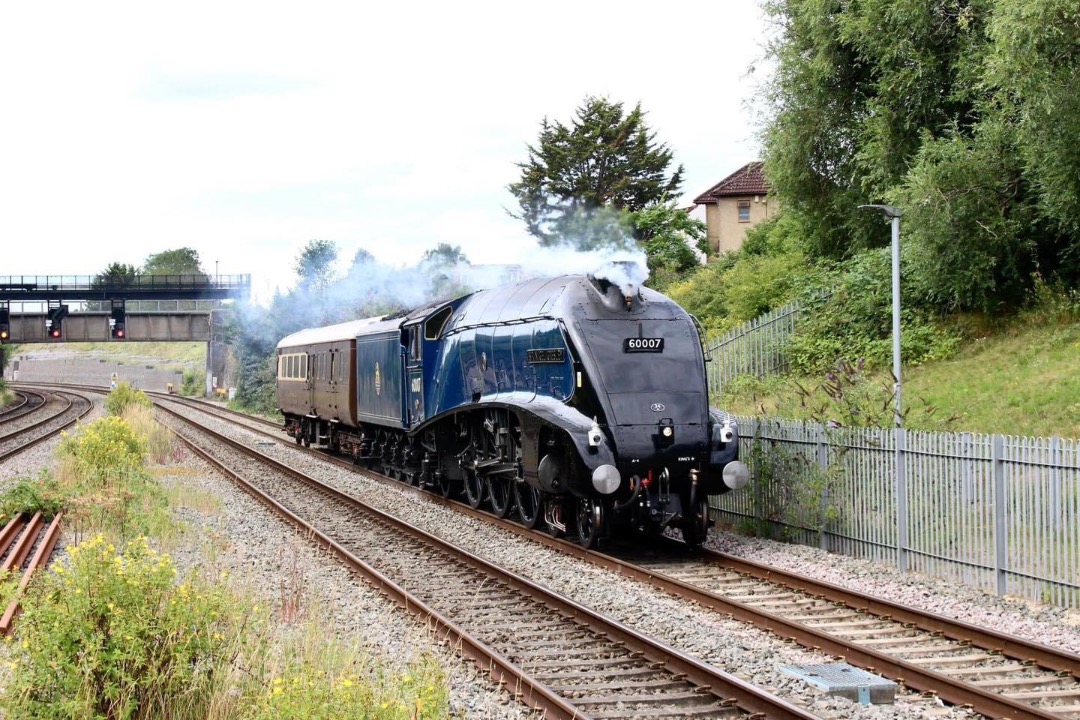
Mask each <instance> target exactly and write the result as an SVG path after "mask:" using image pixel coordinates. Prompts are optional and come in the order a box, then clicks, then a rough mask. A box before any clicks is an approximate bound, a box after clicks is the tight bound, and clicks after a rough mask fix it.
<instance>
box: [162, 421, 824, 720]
mask: <svg viewBox="0 0 1080 720" xmlns="http://www.w3.org/2000/svg"><path fill="white" fill-rule="evenodd" d="M166 405H167V403H159V407H160V408H161V409H162V410H163V411H164V412H165V413H167V415H168V419H167V423H168V424H169V425H171V426H172V427H173V429H174V431H175V432H177V434H178V435H179V436H180V437H181V438H182V439H183V440H184V441H185V442H186V443H188V444H189V445H190V446H192V447H193V448H194V449H195V451H196V452H198V453H199V454H200V455H202V457H204V458H205V459H206V460H208V461H209V462H211V463H212V464H214V465H216V466H217V467H219V468H221V469H222V470H223V471H224V472H225V473H226V474H228V475H230V476H232V477H233V478H234V479H236V480H237V481H238V482H240V483H241V484H242V485H243V486H244V487H245V488H246V489H247V490H248V491H249V492H251V493H252V494H254V495H255V496H256V497H258V498H259V499H260V500H261V501H262V502H264V503H265V504H267V505H268V506H270V507H272V508H273V509H275V510H277V511H278V512H279V513H281V514H283V515H285V516H286V517H287V518H289V520H290V521H291V522H292V523H293V524H295V525H296V526H297V527H299V528H301V529H302V530H303V531H304V532H305V533H308V534H310V535H311V536H312V537H314V538H317V541H318V542H319V544H321V545H323V546H325V547H327V548H330V549H331V550H333V551H334V552H335V553H336V554H337V555H338V556H339V557H341V558H342V559H343V560H345V561H346V562H347V563H348V564H349V565H350V567H352V568H353V569H355V570H357V571H358V572H360V573H362V574H363V575H364V576H365V577H367V578H368V579H369V581H370V582H372V583H373V584H375V586H376V587H378V588H379V589H380V590H381V591H382V592H383V593H384V594H386V595H388V596H390V597H392V598H393V599H395V600H397V602H399V603H400V604H402V605H403V606H405V607H406V608H407V609H409V610H410V611H411V612H413V613H414V614H416V615H418V616H420V617H421V618H425V619H427V620H428V621H429V622H431V623H432V624H433V625H434V627H435V628H436V631H437V633H438V635H439V637H441V638H444V639H446V640H448V641H449V642H451V643H452V644H454V645H456V646H458V647H460V648H461V649H462V650H464V651H465V652H466V654H468V655H470V656H471V657H472V658H473V659H474V660H476V661H477V662H478V663H479V664H480V665H481V666H482V667H484V668H486V669H487V670H489V671H490V672H491V674H492V675H493V676H494V677H495V678H496V679H497V680H498V681H499V682H502V683H503V684H504V685H506V686H507V688H508V689H509V690H510V691H511V692H513V693H514V694H515V695H517V696H518V697H519V698H520V699H521V700H522V701H523V702H525V703H527V704H529V705H531V706H533V707H537V708H540V709H543V710H544V711H545V712H546V713H547V714H548V716H549V717H567V718H569V717H577V718H589V717H593V718H624V717H625V718H630V717H655V718H659V717H700V718H721V717H737V716H746V715H751V716H755V715H761V716H767V717H770V718H812V717H814V716H813V715H812V714H810V713H808V712H806V711H804V710H801V709H800V708H798V707H796V706H794V705H791V704H789V703H787V702H785V701H783V700H780V699H778V698H776V697H775V696H773V695H771V694H769V693H767V692H764V691H762V690H760V689H758V688H755V687H753V686H752V685H749V684H748V683H745V682H744V681H742V680H740V679H738V678H735V677H734V676H731V675H728V674H726V673H724V672H722V671H720V670H718V669H716V668H714V667H711V666H709V665H706V664H704V663H702V662H700V661H698V660H696V659H694V658H692V657H689V656H687V655H685V654H683V653H680V652H678V651H677V650H675V649H673V648H670V647H667V646H665V645H662V644H660V643H657V642H656V641H653V640H651V639H649V638H647V637H645V636H643V635H641V634H640V633H637V632H636V631H634V630H632V629H630V628H628V627H626V626H623V625H621V624H619V623H616V622H613V621H611V620H609V619H606V618H604V617H603V616H601V615H599V614H597V613H595V612H593V611H591V610H589V609H588V608H586V607H584V606H582V605H579V604H577V603H575V602H573V601H572V600H569V599H567V598H565V597H563V596H560V595H558V594H556V593H553V592H551V591H549V590H547V589H545V588H543V587H542V586H540V585H537V584H536V583H534V582H532V581H530V580H528V579H527V578H524V577H522V576H520V575H517V574H515V573H512V572H510V571H508V570H505V569H502V568H499V567H497V566H495V565H493V564H491V563H489V562H487V561H485V560H483V559H482V558H480V557H478V556H475V555H473V554H470V553H468V552H466V551H464V550H462V549H460V548H457V547H455V546H453V545H450V544H449V543H446V542H445V541H443V540H440V539H439V538H436V537H435V536H433V535H430V534H428V533H425V532H424V531H422V530H419V529H418V528H415V527H413V526H411V525H408V524H407V523H404V522H402V521H400V520H398V519H396V518H393V517H392V516H389V515H387V514H385V513H382V512H380V511H378V510H376V509H375V508H372V507H370V506H368V505H366V504H364V503H362V502H360V501H359V500H356V499H355V498H353V497H351V496H348V495H345V494H344V493H341V492H340V491H338V490H336V489H334V488H332V487H329V486H327V485H324V484H323V483H321V482H319V481H317V480H315V479H314V478H311V477H308V476H306V475H304V474H303V473H300V472H298V471H297V470H294V469H292V468H289V467H287V466H285V465H284V464H282V463H279V462H277V461H276V460H273V459H272V458H269V457H267V456H264V455H262V454H261V453H259V452H257V451H255V450H253V449H252V448H249V447H247V446H246V445H245V444H243V443H240V442H238V441H235V440H232V439H230V438H228V437H226V436H224V435H221V434H218V433H216V432H214V431H213V430H210V429H209V428H206V427H204V426H202V425H201V424H199V423H198V422H197V421H196V420H194V419H192V418H191V417H189V416H187V415H185V414H183V413H180V412H177V411H176V410H174V409H172V408H169V407H167V406H166ZM207 445H211V446H213V447H214V450H213V452H207V451H206V450H203V449H200V448H205V447H206V446H207ZM297 481H299V482H297Z"/></svg>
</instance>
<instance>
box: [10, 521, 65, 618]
mask: <svg viewBox="0 0 1080 720" xmlns="http://www.w3.org/2000/svg"><path fill="white" fill-rule="evenodd" d="M63 516H64V514H63V513H62V512H60V513H57V514H56V516H55V517H53V521H52V523H50V525H49V527H48V528H47V529H46V530H45V532H44V534H43V535H42V536H41V542H40V543H39V544H38V549H37V552H35V553H34V557H33V559H31V560H30V564H29V565H28V566H27V568H26V570H25V571H24V572H23V575H22V578H21V579H20V580H19V587H18V589H17V590H16V591H15V597H13V598H12V599H11V602H10V603H8V606H7V610H5V611H4V615H3V616H2V617H0V633H3V634H4V635H11V631H12V628H13V626H14V624H15V618H16V617H17V616H18V614H19V610H20V604H19V599H20V596H21V594H22V592H23V591H24V590H26V586H27V585H29V584H30V579H31V578H32V577H33V576H34V573H35V572H36V571H38V570H39V569H41V568H44V567H45V566H46V565H48V564H49V559H50V558H51V557H52V553H53V550H54V549H55V548H56V543H57V541H58V540H59V539H60V520H61V518H63Z"/></svg>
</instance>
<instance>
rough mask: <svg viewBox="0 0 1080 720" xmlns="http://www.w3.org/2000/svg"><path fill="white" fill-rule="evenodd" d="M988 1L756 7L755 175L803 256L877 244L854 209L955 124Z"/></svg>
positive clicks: (866, 219)
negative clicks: (767, 38) (794, 229)
mask: <svg viewBox="0 0 1080 720" xmlns="http://www.w3.org/2000/svg"><path fill="white" fill-rule="evenodd" d="M991 2H992V0H930V1H929V2H927V1H926V0H864V1H863V2H859V3H822V2H817V1H816V0H768V1H767V2H766V3H765V10H766V12H767V14H768V15H769V16H770V17H771V18H772V19H773V20H774V21H775V22H776V24H777V25H778V26H779V27H781V28H782V29H783V32H782V33H781V34H780V35H779V36H778V37H777V39H776V40H775V41H774V42H773V43H772V44H771V45H770V47H769V52H770V54H771V55H772V56H773V58H774V59H775V60H776V62H777V72H776V74H775V76H774V80H773V81H772V84H771V86H770V88H769V91H768V93H767V94H766V98H767V100H766V103H767V111H768V113H769V114H770V115H771V119H770V121H769V123H768V125H767V127H766V129H765V133H764V140H765V149H766V164H765V171H766V174H767V175H768V177H769V183H770V185H771V187H772V188H773V190H774V192H775V193H776V194H777V195H778V196H779V198H780V202H781V205H782V206H783V207H785V208H786V209H787V210H791V211H793V212H795V213H796V214H797V215H798V216H799V218H800V220H801V221H802V224H803V230H802V232H803V234H804V235H805V236H806V239H807V242H808V245H809V250H810V251H811V253H812V254H813V255H817V256H827V257H834V258H842V257H847V256H849V255H851V254H853V253H855V252H857V251H858V250H860V249H863V248H868V247H875V246H880V245H882V244H885V243H887V242H888V235H887V234H885V235H883V234H882V233H880V232H879V230H880V228H879V226H878V223H876V222H874V220H873V219H872V218H871V217H870V216H869V215H868V214H866V213H864V212H860V211H859V210H858V209H857V206H858V205H860V204H865V203H870V202H876V201H880V199H881V198H883V197H885V196H886V195H887V193H888V191H889V190H890V189H891V188H892V187H893V186H894V185H895V184H896V183H898V182H899V180H900V179H901V178H902V176H903V174H904V173H905V171H906V169H907V167H908V164H909V162H910V160H911V158H912V157H913V156H914V155H915V153H916V152H917V151H918V149H919V147H920V145H921V143H922V141H923V138H924V137H925V135H926V134H927V133H929V134H931V135H936V134H939V133H940V132H942V131H943V130H945V129H946V128H949V127H953V126H956V127H960V128H967V127H968V126H969V124H970V123H971V120H972V115H971V113H972V110H973V106H974V100H975V97H974V94H973V90H974V88H973V86H972V77H971V76H972V72H973V68H974V67H975V66H977V63H978V53H977V50H978V48H979V47H980V46H981V45H982V44H983V33H982V28H983V25H984V18H985V15H986V12H985V11H986V8H987V7H988V5H989V4H990V3H991Z"/></svg>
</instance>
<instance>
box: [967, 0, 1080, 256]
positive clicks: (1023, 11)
mask: <svg viewBox="0 0 1080 720" xmlns="http://www.w3.org/2000/svg"><path fill="white" fill-rule="evenodd" d="M989 34H990V38H991V40H992V44H991V46H990V49H989V52H988V55H987V58H986V63H985V67H986V80H985V82H986V84H987V85H988V86H990V87H992V88H994V90H995V95H996V100H997V103H998V104H997V107H998V108H1000V109H1001V110H1002V112H1003V114H1004V115H1005V117H1006V118H1007V119H1008V120H1009V122H1010V123H1012V124H1013V126H1014V127H1015V130H1016V141H1017V147H1018V150H1019V152H1020V157H1021V158H1022V160H1023V164H1024V174H1025V175H1026V176H1027V178H1028V180H1029V181H1030V182H1031V184H1032V187H1033V191H1034V193H1035V196H1036V199H1037V202H1038V205H1039V209H1040V212H1041V214H1042V215H1043V216H1045V217H1046V218H1047V219H1048V220H1049V221H1050V222H1052V223H1053V224H1054V225H1055V226H1056V227H1057V228H1059V229H1060V230H1061V231H1062V232H1064V233H1068V234H1069V235H1071V237H1072V239H1073V246H1072V250H1071V253H1072V254H1076V253H1077V251H1078V250H1080V247H1077V245H1076V243H1077V242H1078V239H1080V143H1077V141H1076V140H1077V138H1078V137H1080V12H1077V6H1076V3H1075V2H1072V1H1070V0H998V1H997V2H996V3H995V9H994V14H993V18H992V20H991V21H990V24H989Z"/></svg>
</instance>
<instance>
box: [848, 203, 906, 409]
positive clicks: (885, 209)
mask: <svg viewBox="0 0 1080 720" xmlns="http://www.w3.org/2000/svg"><path fill="white" fill-rule="evenodd" d="M859 209H860V210H867V209H868V210H880V211H881V213H882V214H883V215H884V216H885V217H887V218H889V219H890V220H892V343H893V351H892V352H893V355H892V357H893V360H892V368H893V377H894V378H895V382H894V383H893V393H894V394H895V395H896V409H895V411H894V413H893V415H894V417H893V420H894V422H895V423H896V427H900V426H901V424H902V419H903V415H901V414H900V216H901V215H903V214H904V211H903V210H901V209H900V208H897V207H893V206H892V205H860V206H859Z"/></svg>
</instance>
